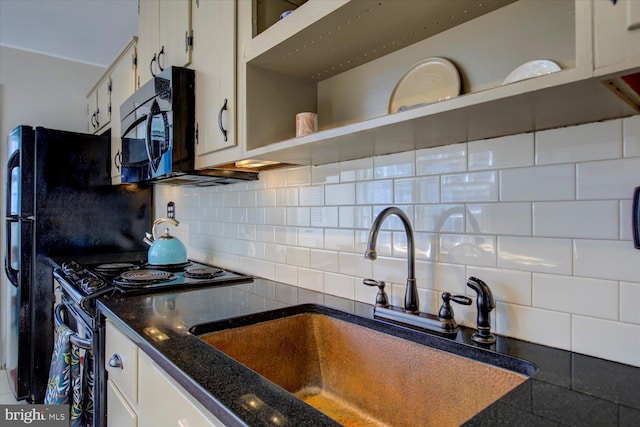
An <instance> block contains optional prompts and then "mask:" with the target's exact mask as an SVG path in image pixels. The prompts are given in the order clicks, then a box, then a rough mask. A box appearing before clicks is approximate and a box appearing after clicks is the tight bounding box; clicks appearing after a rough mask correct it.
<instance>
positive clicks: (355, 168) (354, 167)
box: [340, 157, 373, 182]
mask: <svg viewBox="0 0 640 427" xmlns="http://www.w3.org/2000/svg"><path fill="white" fill-rule="evenodd" d="M371 179H373V157H367V158H364V159H358V160H349V161H347V162H340V182H352V181H368V180H371Z"/></svg>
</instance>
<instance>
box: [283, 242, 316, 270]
mask: <svg viewBox="0 0 640 427" xmlns="http://www.w3.org/2000/svg"><path fill="white" fill-rule="evenodd" d="M287 264H288V265H295V266H297V267H307V268H308V267H309V266H310V265H311V256H310V251H309V249H308V248H296V247H293V246H288V247H287Z"/></svg>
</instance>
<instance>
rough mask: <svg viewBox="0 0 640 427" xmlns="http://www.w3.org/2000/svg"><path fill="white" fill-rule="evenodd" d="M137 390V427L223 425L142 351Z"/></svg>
mask: <svg viewBox="0 0 640 427" xmlns="http://www.w3.org/2000/svg"><path fill="white" fill-rule="evenodd" d="M138 387H139V389H138V392H139V394H138V413H139V414H140V415H139V421H138V426H139V427H157V426H175V427H197V426H202V427H204V426H224V424H222V422H220V421H219V420H218V419H217V418H215V417H214V416H213V415H211V414H210V413H208V412H207V411H206V409H204V407H202V406H201V405H200V404H199V403H198V402H196V401H194V400H193V397H191V396H190V395H189V394H188V393H187V392H186V391H185V390H184V389H183V388H182V387H181V386H180V385H179V384H178V383H176V382H175V381H174V380H173V379H172V378H171V377H169V375H167V373H166V372H164V371H163V370H162V369H161V368H160V367H159V366H158V365H156V364H155V363H154V362H153V361H152V360H151V359H150V358H149V356H147V355H146V354H144V353H142V352H140V353H139V370H138Z"/></svg>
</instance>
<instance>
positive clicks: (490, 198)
mask: <svg viewBox="0 0 640 427" xmlns="http://www.w3.org/2000/svg"><path fill="white" fill-rule="evenodd" d="M498 197H499V186H498V172H497V171H489V172H472V173H463V174H455V175H444V176H442V195H441V199H442V202H444V203H451V202H496V201H498Z"/></svg>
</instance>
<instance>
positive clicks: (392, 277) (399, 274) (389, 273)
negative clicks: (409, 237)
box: [365, 257, 407, 284]
mask: <svg viewBox="0 0 640 427" xmlns="http://www.w3.org/2000/svg"><path fill="white" fill-rule="evenodd" d="M365 261H366V262H369V263H371V267H372V268H373V272H372V278H374V279H376V280H383V281H385V282H389V283H400V284H406V282H407V260H406V259H399V258H387V257H378V259H377V260H375V261H369V260H365Z"/></svg>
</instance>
